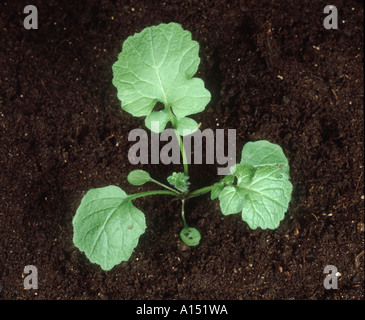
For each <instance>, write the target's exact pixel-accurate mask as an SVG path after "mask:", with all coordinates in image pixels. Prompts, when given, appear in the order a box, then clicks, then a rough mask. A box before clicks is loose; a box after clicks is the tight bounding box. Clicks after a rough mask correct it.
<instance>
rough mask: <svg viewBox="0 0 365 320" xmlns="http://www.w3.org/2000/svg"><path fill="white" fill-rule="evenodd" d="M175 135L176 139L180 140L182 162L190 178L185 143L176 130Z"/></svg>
mask: <svg viewBox="0 0 365 320" xmlns="http://www.w3.org/2000/svg"><path fill="white" fill-rule="evenodd" d="M175 134H176V137H177V138H178V140H179V145H180V151H181V156H182V161H183V166H184V173H185V175H186V176H187V177H188V176H189V168H188V163H187V160H186V152H185V148H184V143H183V141H182V139H181V136H180V134H179V133H178V132H177V130H176V129H175Z"/></svg>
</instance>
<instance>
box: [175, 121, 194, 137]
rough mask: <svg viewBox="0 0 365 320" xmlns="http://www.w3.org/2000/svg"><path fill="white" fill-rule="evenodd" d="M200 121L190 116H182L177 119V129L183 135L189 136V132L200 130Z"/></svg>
mask: <svg viewBox="0 0 365 320" xmlns="http://www.w3.org/2000/svg"><path fill="white" fill-rule="evenodd" d="M198 128H199V125H198V123H197V122H196V121H195V120H193V119H190V118H182V119H180V120H177V124H176V130H177V131H178V132H179V134H180V135H181V136H187V135H189V134H192V133H194V132H195V131H196V130H198Z"/></svg>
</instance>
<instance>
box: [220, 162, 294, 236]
mask: <svg viewBox="0 0 365 320" xmlns="http://www.w3.org/2000/svg"><path fill="white" fill-rule="evenodd" d="M235 174H236V177H237V186H236V188H237V193H238V190H239V191H240V196H241V197H242V200H243V202H242V203H243V205H242V208H241V209H242V219H243V220H244V221H246V222H247V223H248V225H249V226H250V228H251V229H256V228H257V227H260V228H262V229H267V228H268V229H276V228H277V227H278V226H279V223H280V221H281V220H282V219H283V218H284V215H285V212H286V211H287V210H288V206H289V202H290V199H291V192H292V190H293V186H292V184H291V183H290V181H289V179H288V177H287V176H285V175H283V174H282V171H281V169H280V168H279V167H277V166H261V167H257V168H254V167H253V166H251V165H249V164H246V163H243V164H237V165H236V171H235ZM223 192H224V190H223ZM223 192H222V193H223Z"/></svg>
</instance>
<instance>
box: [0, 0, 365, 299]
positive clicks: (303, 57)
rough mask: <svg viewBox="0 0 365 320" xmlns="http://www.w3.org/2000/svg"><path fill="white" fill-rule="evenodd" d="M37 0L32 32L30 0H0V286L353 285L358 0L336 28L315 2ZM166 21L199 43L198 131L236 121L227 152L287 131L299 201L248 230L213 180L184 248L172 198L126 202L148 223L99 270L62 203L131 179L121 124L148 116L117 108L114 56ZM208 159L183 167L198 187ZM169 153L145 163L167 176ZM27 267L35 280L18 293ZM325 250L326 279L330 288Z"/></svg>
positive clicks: (354, 288) (193, 210)
mask: <svg viewBox="0 0 365 320" xmlns="http://www.w3.org/2000/svg"><path fill="white" fill-rule="evenodd" d="M31 3H32V4H33V5H36V6H37V8H38V13H39V21H38V26H39V28H38V30H26V29H25V28H24V27H23V20H24V18H25V17H26V14H23V9H24V7H25V6H26V5H28V4H29V1H15V0H13V1H5V2H4V1H2V2H1V4H0V34H1V36H0V74H1V76H0V298H1V299H4V300H6V299H240V300H246V299H344V300H348V299H364V175H363V172H364V167H363V166H364V143H363V139H364V111H363V99H364V90H363V85H364V78H363V58H364V34H363V27H362V25H363V14H364V12H363V10H364V9H363V3H362V1H339V0H336V1H334V2H333V3H332V4H333V5H336V7H337V9H338V15H339V21H338V24H339V28H338V30H326V29H325V28H324V27H323V19H324V18H325V17H326V15H325V14H324V13H323V9H324V7H325V6H326V5H327V4H328V3H327V2H323V1H292V0H282V1H279V0H276V1H272V0H265V1H245V0H242V1H223V0H220V1H211V0H199V1H196V0H190V1H164V2H160V3H158V2H153V1H132V0H131V1H117V0H114V1H113V0H109V1H108V0H84V1H74V0H72V1H71V0H66V1H57V0H50V1H39V0H34V1H31ZM170 21H175V22H178V23H181V24H182V25H183V27H184V28H185V29H187V30H190V31H191V32H192V35H193V39H194V40H197V41H198V42H199V43H200V57H201V64H200V67H199V72H198V74H197V76H199V77H201V78H202V79H203V80H204V81H205V83H206V86H207V88H208V89H209V90H210V92H211V93H212V100H211V102H210V103H209V105H208V106H207V108H206V110H205V111H204V112H202V113H200V114H197V115H196V116H195V117H194V118H195V119H196V120H197V121H198V122H201V129H205V128H211V129H213V130H215V129H217V128H223V129H229V128H235V129H237V156H238V157H239V155H240V151H241V148H242V146H243V145H244V144H245V143H246V142H247V141H255V140H259V139H266V140H269V141H271V142H274V143H277V144H280V145H281V146H282V147H283V149H284V151H285V154H286V155H287V156H288V158H289V159H290V165H291V181H292V183H293V186H294V191H293V197H292V201H291V203H290V207H289V210H288V212H287V214H286V217H285V219H284V220H283V221H282V223H281V224H280V227H279V228H278V229H276V230H261V229H257V230H250V228H249V227H248V225H247V224H246V223H245V222H243V221H242V220H241V218H240V216H239V215H231V216H226V217H225V216H223V215H222V214H221V213H220V209H219V204H218V201H217V200H215V201H211V200H210V199H209V195H205V196H203V197H200V198H195V199H191V200H189V201H188V203H187V219H188V222H189V224H190V225H191V226H194V227H196V228H198V229H199V230H200V232H201V234H202V241H201V244H200V245H199V246H197V247H190V248H187V247H186V246H185V245H183V244H182V242H181V240H180V238H179V236H178V233H179V231H180V229H181V228H182V221H181V218H180V208H179V206H178V203H176V202H170V198H169V197H168V196H157V197H149V198H144V199H138V200H135V201H134V204H135V205H136V206H137V207H138V208H139V209H140V210H142V211H143V212H145V214H146V220H147V229H146V233H145V234H143V235H142V236H141V238H140V241H139V245H138V246H137V248H136V249H135V251H134V253H133V255H132V257H131V259H130V261H128V262H123V263H121V264H120V265H118V266H116V267H114V268H113V269H112V270H111V271H109V272H104V271H102V270H101V269H100V268H99V266H97V265H95V264H91V263H90V262H88V260H87V259H86V257H85V256H84V254H83V253H81V252H79V250H78V249H77V248H76V247H75V246H74V245H73V243H72V235H73V229H72V218H73V216H74V214H75V211H76V209H77V207H78V205H79V204H80V200H81V198H82V197H83V195H84V194H85V192H86V191H87V190H89V189H90V188H96V187H102V186H106V185H110V184H114V185H118V186H120V187H121V188H122V189H124V190H125V191H126V192H127V193H134V192H137V191H138V190H140V189H139V188H137V187H133V186H131V185H129V184H128V183H127V180H126V176H127V174H128V173H129V171H131V170H133V169H136V168H141V166H133V165H131V164H130V163H129V161H128V149H129V147H130V146H131V145H132V144H133V142H128V140H127V137H128V133H129V132H130V131H131V130H132V129H134V128H137V127H141V128H144V124H143V119H141V118H133V117H132V116H131V115H129V114H127V113H126V112H124V111H122V109H121V108H120V101H119V100H118V98H117V92H116V88H115V87H114V86H113V85H112V82H111V80H112V69H111V67H112V64H113V63H114V62H115V61H116V59H117V56H118V53H119V52H120V50H121V46H122V43H123V41H124V40H125V39H126V38H127V37H128V36H129V35H132V34H134V33H135V32H139V31H141V30H142V29H143V28H144V27H147V26H151V25H157V24H159V23H161V22H170ZM238 160H239V158H238ZM217 166H218V164H217V165H209V166H208V165H192V166H190V172H191V177H192V185H193V187H194V189H196V188H199V187H203V186H207V185H211V184H212V183H214V182H215V181H217V179H218V177H217V176H216V167H217ZM180 168H181V167H180V166H164V165H149V166H145V167H144V169H146V170H148V171H149V172H150V173H151V175H152V176H153V177H155V178H156V179H160V180H164V179H166V177H167V176H168V174H170V173H171V172H173V170H179V169H180ZM164 181H165V180H164ZM153 187H154V186H151V188H153ZM26 265H35V266H36V267H37V268H38V290H24V285H23V277H24V275H23V274H22V273H23V270H24V267H25V266H26ZM327 265H334V266H336V267H337V269H338V272H339V273H340V274H338V289H337V290H336V289H330V290H327V289H325V288H324V286H323V280H324V277H325V275H324V274H323V270H324V268H325V267H326V266H327Z"/></svg>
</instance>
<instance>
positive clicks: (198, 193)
mask: <svg viewBox="0 0 365 320" xmlns="http://www.w3.org/2000/svg"><path fill="white" fill-rule="evenodd" d="M212 188H213V186H209V187H204V188H201V189H197V190H194V191H192V192H190V193H188V194H187V195H186V197H185V199H189V198H194V197H199V196H201V195H203V194H205V193H208V192H210V190H212Z"/></svg>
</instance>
